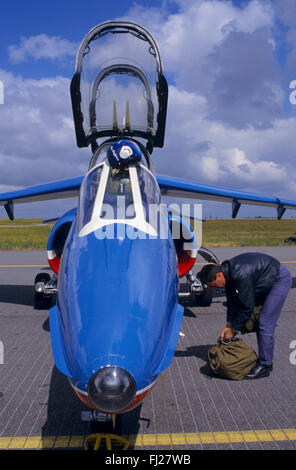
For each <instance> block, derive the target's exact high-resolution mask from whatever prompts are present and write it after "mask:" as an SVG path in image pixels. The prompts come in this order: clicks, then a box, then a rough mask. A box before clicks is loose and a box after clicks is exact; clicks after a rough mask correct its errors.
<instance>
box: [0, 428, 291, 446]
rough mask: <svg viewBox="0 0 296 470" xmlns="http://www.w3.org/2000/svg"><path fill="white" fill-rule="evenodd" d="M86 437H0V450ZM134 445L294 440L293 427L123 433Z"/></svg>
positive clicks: (80, 443) (74, 441)
mask: <svg viewBox="0 0 296 470" xmlns="http://www.w3.org/2000/svg"><path fill="white" fill-rule="evenodd" d="M86 437H87V436H44V437H43V436H33V437H32V436H17V437H0V449H65V448H67V449H69V448H70V449H71V448H72V449H74V448H76V449H77V448H83V446H84V442H85V439H86ZM123 437H124V438H125V439H127V440H128V441H130V442H131V445H133V446H134V447H145V446H156V447H158V446H178V445H186V446H191V445H203V444H231V443H233V444H234V443H243V442H277V441H296V429H295V428H290V429H259V430H246V431H224V432H198V433H163V434H137V435H129V436H123Z"/></svg>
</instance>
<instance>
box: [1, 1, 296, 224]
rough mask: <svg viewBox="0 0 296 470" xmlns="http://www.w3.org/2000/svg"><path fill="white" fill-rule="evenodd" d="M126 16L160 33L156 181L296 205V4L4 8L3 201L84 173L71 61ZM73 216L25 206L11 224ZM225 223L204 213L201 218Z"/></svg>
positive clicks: (60, 205)
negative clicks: (162, 117)
mask: <svg viewBox="0 0 296 470" xmlns="http://www.w3.org/2000/svg"><path fill="white" fill-rule="evenodd" d="M120 18H122V19H129V20H131V21H135V22H138V23H139V24H142V25H143V26H144V27H146V28H147V29H148V30H149V31H150V32H151V33H152V34H153V36H154V37H155V38H156V40H157V42H158V45H159V47H160V52H161V56H162V59H163V65H164V72H165V74H166V75H167V76H168V77H169V83H170V91H169V108H168V119H167V129H166V140H165V147H164V149H162V150H157V151H155V153H154V154H153V156H154V164H155V166H156V169H157V171H159V172H160V173H162V174H168V175H170V176H176V177H179V178H180V177H181V178H187V179H191V180H192V179H194V180H196V181H201V182H203V183H210V184H217V185H218V186H233V187H235V188H239V189H243V190H250V191H253V192H260V193H265V194H275V195H279V196H282V197H285V198H289V199H296V176H295V175H296V171H295V170H296V163H295V162H296V160H295V150H294V135H295V125H296V115H295V113H296V105H292V104H291V103H290V100H289V97H290V93H291V91H292V90H290V88H289V84H290V82H291V81H292V80H296V2H295V0H262V1H261V0H241V1H238V0H235V1H233V2H231V1H230V0H164V1H159V0H158V1H157V0H150V1H144V0H143V1H137V2H133V1H128V0H122V1H117V0H116V1H115V0H110V1H108V2H105V1H104V2H103V1H94V0H91V1H88V2H81V1H79V2H78V1H76V0H74V1H56V0H52V1H51V2H37V1H35V0H33V1H32V0H31V1H30V2H22V1H15V2H7V1H5V2H2V4H1V20H2V21H1V30H0V41H1V48H0V80H1V81H2V82H3V83H4V96H5V102H4V104H3V105H0V174H1V179H0V191H1V190H3V191H4V190H9V189H14V188H20V187H24V186H27V185H33V184H38V183H42V182H46V181H54V180H57V179H63V178H67V177H72V176H78V175H80V174H83V173H84V172H85V171H86V169H87V165H88V161H89V157H90V155H89V151H85V150H84V149H83V150H79V149H77V147H76V141H75V135H74V132H73V124H72V111H71V102H70V94H69V83H70V79H71V77H72V75H73V73H74V65H75V54H76V50H77V46H78V44H79V43H80V41H81V40H82V38H83V36H84V35H85V34H86V33H87V32H88V31H89V30H90V29H91V28H92V27H93V26H95V25H96V24H98V23H100V22H103V21H106V20H109V19H120ZM172 77H173V78H172ZM180 155H181V158H180ZM72 206H73V201H68V202H64V201H63V202H56V203H55V202H51V203H48V205H46V206H45V205H44V203H42V204H41V203H40V204H39V203H36V204H32V205H19V206H17V208H16V216H17V217H22V216H32V215H34V216H36V217H43V216H44V217H45V218H47V217H52V216H55V215H60V213H58V214H57V212H59V211H62V210H64V209H65V210H66V209H68V208H70V207H72ZM230 213H231V208H230V206H226V205H223V204H213V203H212V204H209V203H205V204H204V215H206V216H213V217H215V216H220V217H223V216H224V217H225V216H230ZM240 214H241V215H259V214H262V215H274V212H273V211H266V210H262V209H254V208H247V207H246V208H244V209H242V210H241V212H240ZM288 215H290V214H288ZM3 216H4V214H3Z"/></svg>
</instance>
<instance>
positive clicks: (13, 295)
mask: <svg viewBox="0 0 296 470" xmlns="http://www.w3.org/2000/svg"><path fill="white" fill-rule="evenodd" d="M0 303H6V304H16V305H24V306H29V307H33V308H34V309H36V310H48V309H49V308H50V307H51V306H53V305H54V303H55V296H54V295H53V296H52V299H51V300H50V301H49V302H48V303H47V304H44V305H41V306H39V307H38V308H37V307H36V305H35V290H34V286H33V285H32V286H30V285H29V286H28V285H9V284H3V285H0Z"/></svg>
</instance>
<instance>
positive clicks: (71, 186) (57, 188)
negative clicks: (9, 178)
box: [0, 176, 83, 220]
mask: <svg viewBox="0 0 296 470" xmlns="http://www.w3.org/2000/svg"><path fill="white" fill-rule="evenodd" d="M82 180H83V177H82V176H78V177H76V178H69V179H65V180H60V181H53V182H51V183H45V184H39V185H37V186H29V187H27V188H24V189H16V190H14V191H8V192H5V193H0V205H1V206H4V207H5V209H6V212H7V215H8V217H9V218H10V219H11V220H12V219H13V205H14V204H18V203H23V202H34V201H47V200H50V199H61V198H67V197H74V196H78V194H79V190H80V185H81V183H82Z"/></svg>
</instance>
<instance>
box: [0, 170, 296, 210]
mask: <svg viewBox="0 0 296 470" xmlns="http://www.w3.org/2000/svg"><path fill="white" fill-rule="evenodd" d="M82 181H83V176H78V177H76V178H68V179H65V180H59V181H54V182H51V183H45V184H40V185H36V186H29V187H27V188H24V189H17V190H14V191H8V192H4V193H0V205H2V206H4V207H5V209H6V212H7V214H8V217H9V218H10V219H13V205H14V204H18V203H25V202H34V201H46V200H50V199H61V198H68V197H75V196H78V194H79V190H80V185H81V183H82ZM157 181H158V184H159V186H160V189H161V193H162V195H164V196H171V197H182V198H187V199H204V200H210V201H218V202H230V203H232V217H233V218H235V217H236V216H237V213H238V210H239V208H240V206H241V205H242V204H251V205H259V206H268V207H275V208H276V210H277V218H278V219H280V218H281V217H282V216H283V214H284V213H285V211H286V210H287V209H296V201H291V200H288V199H281V198H278V197H275V196H267V195H264V194H258V193H250V192H247V191H240V190H236V189H230V188H224V187H221V186H220V187H219V186H214V185H209V184H204V183H197V182H193V181H185V180H181V179H176V178H172V177H169V176H162V175H159V176H158V177H157Z"/></svg>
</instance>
